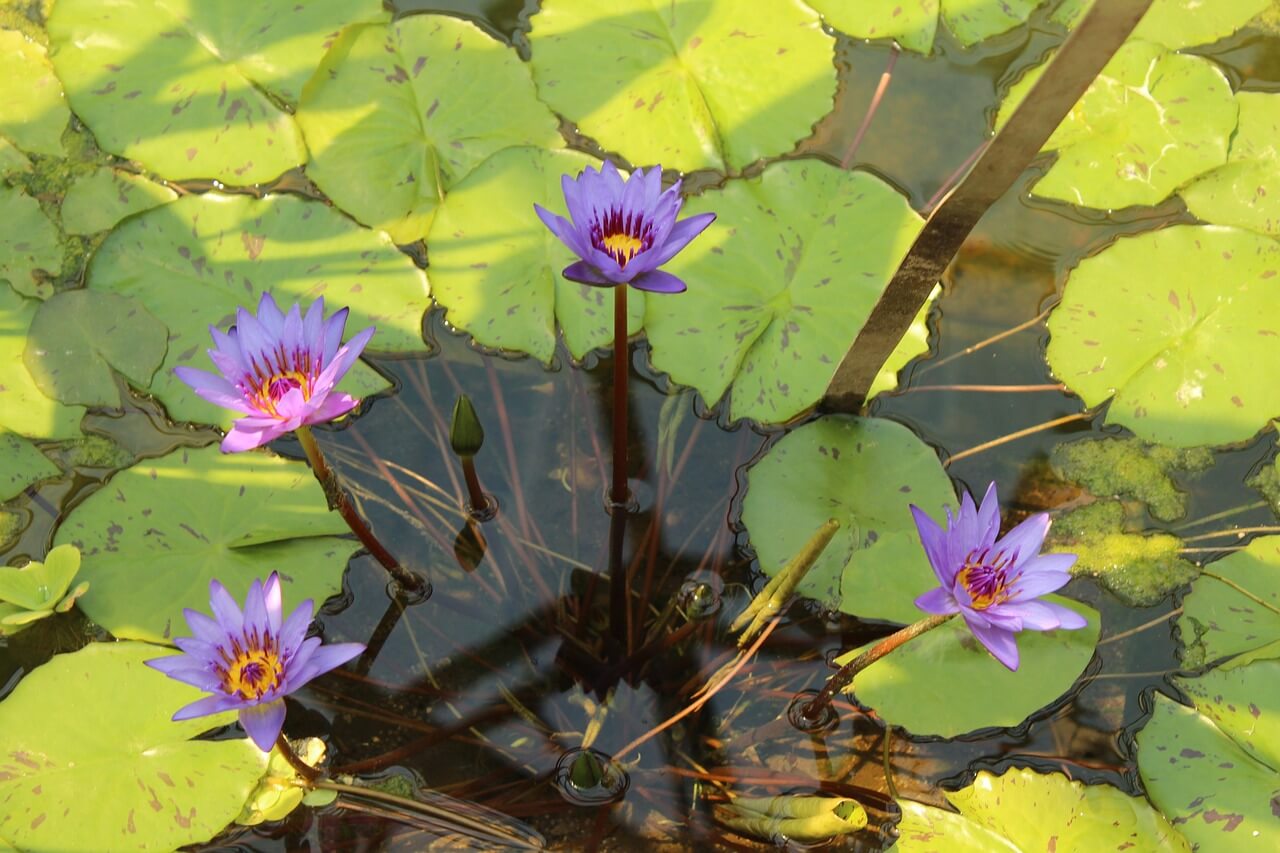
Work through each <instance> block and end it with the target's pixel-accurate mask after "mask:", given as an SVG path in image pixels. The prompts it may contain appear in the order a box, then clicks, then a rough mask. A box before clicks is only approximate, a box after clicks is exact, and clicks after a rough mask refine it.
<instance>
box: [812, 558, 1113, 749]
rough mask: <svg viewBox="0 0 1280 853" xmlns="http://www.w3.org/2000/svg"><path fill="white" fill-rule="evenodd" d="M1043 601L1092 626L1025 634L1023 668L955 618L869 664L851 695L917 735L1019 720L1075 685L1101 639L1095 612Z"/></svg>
mask: <svg viewBox="0 0 1280 853" xmlns="http://www.w3.org/2000/svg"><path fill="white" fill-rule="evenodd" d="M935 586H936V584H935ZM1044 600H1046V601H1054V602H1057V603H1058V604H1062V605H1064V606H1066V607H1070V608H1071V609H1072V610H1074V611H1076V612H1077V613H1079V614H1080V615H1082V616H1084V617H1085V618H1086V619H1087V620H1089V624H1088V625H1086V626H1085V627H1083V628H1080V629H1079V630H1075V631H1062V630H1059V631H1031V630H1027V631H1021V632H1019V633H1018V637H1017V641H1018V653H1019V656H1020V663H1019V665H1018V670H1017V672H1010V671H1009V670H1008V669H1006V668H1005V666H1004V664H1002V663H1000V662H999V661H998V660H996V659H995V658H994V657H992V656H991V653H990V652H988V651H987V650H986V648H984V647H983V645H982V644H981V643H979V642H978V640H977V639H976V638H975V637H974V636H973V634H972V633H971V632H970V631H969V628H968V627H967V626H966V625H965V622H964V620H963V619H961V618H959V617H956V618H955V619H951V620H949V621H947V622H944V623H943V624H942V625H941V626H940V627H938V628H934V629H933V630H932V631H929V632H927V633H925V634H921V635H920V636H919V637H917V638H915V639H914V640H912V641H911V642H909V643H907V644H905V645H903V646H901V647H900V648H898V649H896V650H895V651H894V652H893V654H890V655H885V656H884V657H883V658H881V659H880V660H878V661H876V662H875V663H873V664H872V665H871V666H869V667H867V668H866V669H865V670H863V671H862V672H861V673H859V674H858V676H857V677H856V678H855V679H854V683H853V684H852V685H851V686H850V687H848V688H847V689H846V691H845V692H847V693H849V694H851V695H852V696H854V697H855V698H856V699H857V701H858V702H859V703H860V704H862V705H866V706H868V707H870V708H872V709H873V710H874V711H875V712H876V713H877V714H878V715H879V716H880V717H881V718H883V719H884V720H887V721H888V722H889V723H891V724H893V725H895V726H901V727H902V728H904V729H906V730H907V731H908V732H910V733H911V734H913V735H933V736H937V737H956V736H958V735H963V734H968V733H969V732H973V731H977V730H978V729H985V728H991V727H1000V728H1010V727H1013V726H1016V725H1019V724H1020V723H1022V722H1023V721H1024V720H1026V719H1027V718H1028V717H1030V716H1031V715H1032V714H1035V713H1037V712H1040V711H1042V710H1043V709H1044V708H1046V707H1048V706H1049V705H1051V704H1052V703H1053V702H1054V701H1055V700H1057V699H1058V698H1059V697H1061V696H1062V695H1063V694H1064V693H1066V692H1067V691H1068V690H1070V689H1071V685H1073V684H1074V683H1075V682H1076V679H1077V678H1078V677H1079V675H1080V673H1082V672H1084V668H1085V667H1086V666H1088V664H1089V661H1090V660H1091V659H1092V658H1093V650H1094V647H1096V646H1097V644H1098V631H1099V627H1100V622H1099V618H1098V612H1097V611H1096V610H1094V609H1093V608H1092V607H1089V606H1087V605H1084V604H1080V603H1079V602H1076V601H1071V600H1070V599H1066V598H1060V597H1059V596H1056V595H1049V596H1044ZM861 651H863V649H855V650H853V651H851V652H848V653H846V654H844V655H842V656H840V657H839V658H836V663H837V664H839V665H843V664H845V663H848V662H849V661H850V660H852V659H853V658H854V657H855V656H856V655H857V654H858V653H859V652H861ZM975 685H981V686H980V687H978V688H975Z"/></svg>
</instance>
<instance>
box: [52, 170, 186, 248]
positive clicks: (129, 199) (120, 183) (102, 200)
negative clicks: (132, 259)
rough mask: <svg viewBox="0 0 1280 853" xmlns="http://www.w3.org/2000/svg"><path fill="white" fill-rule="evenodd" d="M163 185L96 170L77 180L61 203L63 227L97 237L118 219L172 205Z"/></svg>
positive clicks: (174, 195) (170, 193) (121, 172)
mask: <svg viewBox="0 0 1280 853" xmlns="http://www.w3.org/2000/svg"><path fill="white" fill-rule="evenodd" d="M177 197H178V194H177V193H175V192H174V191H173V190H171V189H169V188H168V187H166V186H164V185H163V184H157V183H156V182H154V181H150V180H147V179H146V178H145V177H143V176H142V175H135V174H133V173H132V172H126V171H124V170H123V169H97V170H96V171H94V172H92V173H90V174H88V175H86V176H84V177H82V178H79V179H78V180H77V181H76V182H75V183H74V184H72V185H71V188H70V189H68V190H67V195H66V197H65V198H63V200H62V227H63V229H64V230H65V231H66V232H67V233H68V234H96V233H98V232H99V231H106V230H107V229H108V228H111V227H113V226H114V225H115V224H116V223H117V222H119V221H120V220H121V219H124V218H125V217H126V216H130V215H132V214H134V213H139V212H140V211H143V210H150V209H151V208H153V207H158V206H160V205H162V204H166V203H168V202H171V201H173V200H174V199H175V198H177Z"/></svg>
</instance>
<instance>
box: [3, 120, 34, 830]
mask: <svg viewBox="0 0 1280 853" xmlns="http://www.w3.org/2000/svg"><path fill="white" fill-rule="evenodd" d="M29 171H31V161H30V160H28V159H27V155H25V154H23V153H22V152H21V151H19V150H18V149H17V147H15V146H14V144H13V143H12V142H10V141H9V140H7V139H5V138H4V137H3V136H0V177H7V176H8V175H16V174H18V173H20V172H29ZM0 849H3V848H0Z"/></svg>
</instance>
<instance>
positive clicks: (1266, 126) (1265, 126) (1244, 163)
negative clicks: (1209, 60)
mask: <svg viewBox="0 0 1280 853" xmlns="http://www.w3.org/2000/svg"><path fill="white" fill-rule="evenodd" d="M1236 103H1237V104H1238V105H1239V108H1240V124H1239V126H1238V127H1237V128H1236V133H1235V136H1233V137H1232V138H1231V151H1230V152H1229V154H1228V156H1227V164H1226V165H1225V166H1220V167H1218V168H1217V169H1214V170H1213V171H1211V172H1209V173H1208V174H1206V175H1203V176H1201V177H1200V178H1198V179H1197V180H1196V181H1195V182H1194V183H1193V184H1191V185H1190V186H1188V187H1184V188H1183V189H1181V190H1180V191H1179V193H1178V194H1179V195H1181V196H1182V200H1183V201H1185V202H1186V203H1187V209H1188V210H1190V211H1191V212H1192V213H1194V214H1195V215H1196V216H1197V217H1199V218H1200V219H1203V220H1204V221H1206V222H1212V223H1214V224H1215V225H1236V226H1239V227H1241V228H1248V229H1250V230H1251V231H1257V232H1259V233H1261V234H1269V235H1270V236H1272V237H1276V236H1280V143H1278V142H1277V139H1280V95H1272V94H1267V93H1265V92H1237V93H1236Z"/></svg>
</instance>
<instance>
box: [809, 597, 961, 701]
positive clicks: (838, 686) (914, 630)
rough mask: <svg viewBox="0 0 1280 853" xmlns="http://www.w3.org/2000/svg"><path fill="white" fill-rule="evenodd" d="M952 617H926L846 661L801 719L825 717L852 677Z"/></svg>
mask: <svg viewBox="0 0 1280 853" xmlns="http://www.w3.org/2000/svg"><path fill="white" fill-rule="evenodd" d="M955 615H956V614H954V613H947V614H944V615H941V616H929V617H927V618H925V619H921V620H920V621H919V622H913V623H911V624H910V625H908V626H907V627H905V628H902V629H901V630H899V631H897V632H895V633H893V634H890V635H889V636H887V637H885V638H884V639H883V640H881V641H880V642H878V643H876V644H875V645H874V646H872V647H871V648H869V649H867V650H866V651H865V652H863V653H862V654H860V655H858V656H857V657H856V658H854V659H853V660H851V661H849V662H848V663H847V664H845V665H844V666H842V667H840V669H839V670H838V671H837V672H836V674H835V675H833V676H831V678H830V679H828V681H827V683H826V685H825V686H824V687H823V688H822V690H820V691H819V692H818V695H817V696H814V697H813V698H812V699H810V700H809V702H808V703H806V704H805V705H804V707H802V708H801V709H800V712H801V715H802V716H803V717H804V718H805V719H809V720H821V719H822V718H823V716H824V714H825V713H826V709H827V706H828V705H830V704H831V700H832V698H834V697H835V695H836V694H837V693H839V692H840V691H841V690H843V689H844V688H846V687H848V686H849V685H850V684H852V683H853V679H854V676H856V675H857V674H858V673H860V672H862V671H863V670H864V669H866V668H867V667H869V666H871V664H873V663H875V662H876V661H878V660H880V658H882V657H884V656H885V655H887V654H889V652H891V651H893V650H894V649H896V648H898V646H901V645H902V644H903V643H906V642H908V641H910V640H914V639H915V638H916V637H918V636H920V635H921V634H923V633H924V632H926V631H932V630H933V629H934V628H937V627H938V626H939V625H941V624H942V623H943V622H946V621H947V620H948V619H952V618H954V617H955Z"/></svg>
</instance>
